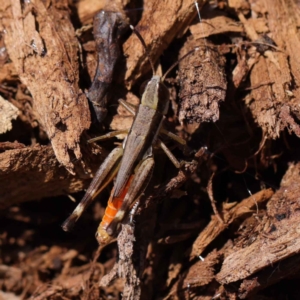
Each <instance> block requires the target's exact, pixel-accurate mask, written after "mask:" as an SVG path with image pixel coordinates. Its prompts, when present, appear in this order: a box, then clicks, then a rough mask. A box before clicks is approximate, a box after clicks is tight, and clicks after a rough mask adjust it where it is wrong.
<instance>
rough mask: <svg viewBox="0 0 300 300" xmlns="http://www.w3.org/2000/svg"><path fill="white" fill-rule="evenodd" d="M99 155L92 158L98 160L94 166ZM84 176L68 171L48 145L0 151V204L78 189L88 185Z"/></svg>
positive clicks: (100, 158)
mask: <svg viewBox="0 0 300 300" xmlns="http://www.w3.org/2000/svg"><path fill="white" fill-rule="evenodd" d="M102 158H103V157H100V156H98V157H97V156H96V155H95V156H94V157H93V159H94V162H95V161H97V160H98V163H96V164H95V165H94V168H95V167H96V166H97V165H99V164H100V161H101V160H102ZM93 171H95V170H93ZM88 177H89V175H87V176H86V177H85V178H80V177H78V176H77V177H76V176H73V175H71V174H69V173H68V172H67V171H66V170H65V169H64V168H63V167H62V166H61V165H60V164H59V162H58V161H57V159H56V157H55V155H54V152H53V149H52V147H51V146H40V145H36V146H34V147H25V148H24V147H23V148H20V149H14V150H7V151H5V152H3V153H1V154H0V207H1V208H5V207H8V206H10V205H13V204H18V203H21V202H24V201H29V200H37V199H41V198H44V197H52V196H58V195H66V194H68V193H74V192H78V191H81V190H82V189H83V188H85V187H86V186H87V185H88V183H89V181H90V180H89V179H88ZM16 187H18V188H16Z"/></svg>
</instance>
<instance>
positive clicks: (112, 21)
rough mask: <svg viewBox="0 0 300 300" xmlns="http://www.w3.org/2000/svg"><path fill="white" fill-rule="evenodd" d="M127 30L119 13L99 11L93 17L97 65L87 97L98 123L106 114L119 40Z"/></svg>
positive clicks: (117, 56) (117, 58)
mask: <svg viewBox="0 0 300 300" xmlns="http://www.w3.org/2000/svg"><path fill="white" fill-rule="evenodd" d="M127 28H128V25H127V21H126V20H125V16H124V15H123V14H122V13H121V12H115V11H107V10H101V11H99V12H98V13H97V14H96V15H95V17H94V30H93V34H94V39H95V42H96V51H97V56H98V60H97V61H98V64H97V69H96V74H95V76H94V81H93V83H92V85H91V87H90V89H89V91H88V94H87V96H88V99H89V101H90V103H91V105H92V107H93V108H94V112H95V115H96V118H97V121H98V122H99V123H101V122H102V121H103V120H104V118H105V116H106V114H107V109H106V106H107V104H108V103H109V101H110V99H111V96H112V95H111V92H112V90H111V84H112V81H113V75H114V72H115V69H116V66H117V62H118V61H119V59H120V55H121V49H120V38H121V36H122V35H123V34H124V33H125V31H126V29H127Z"/></svg>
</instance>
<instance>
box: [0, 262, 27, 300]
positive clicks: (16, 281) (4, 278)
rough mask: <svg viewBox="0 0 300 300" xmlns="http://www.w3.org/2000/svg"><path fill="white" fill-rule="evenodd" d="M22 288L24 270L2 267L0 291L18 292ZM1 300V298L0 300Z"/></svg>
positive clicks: (0, 267) (0, 269)
mask: <svg viewBox="0 0 300 300" xmlns="http://www.w3.org/2000/svg"><path fill="white" fill-rule="evenodd" d="M21 287H22V270H21V269H19V268H15V267H11V266H6V265H2V264H1V265H0V289H1V290H7V291H17V290H19V289H20V288H21ZM0 299H1V298H0Z"/></svg>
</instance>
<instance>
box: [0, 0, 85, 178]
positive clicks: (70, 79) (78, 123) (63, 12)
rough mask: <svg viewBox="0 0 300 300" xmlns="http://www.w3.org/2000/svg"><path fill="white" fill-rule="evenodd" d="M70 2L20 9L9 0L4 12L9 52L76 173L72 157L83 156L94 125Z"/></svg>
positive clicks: (64, 159) (60, 152) (39, 3)
mask: <svg viewBox="0 0 300 300" xmlns="http://www.w3.org/2000/svg"><path fill="white" fill-rule="evenodd" d="M67 5H68V4H67V2H65V1H64V2H61V1H60V3H58V2H53V5H51V6H50V7H47V6H46V5H45V4H44V3H43V2H42V1H35V2H34V5H33V6H31V7H30V6H28V5H25V6H23V7H21V4H20V2H18V1H10V0H6V1H4V3H3V6H2V11H1V14H2V24H3V26H4V28H5V30H6V35H5V44H6V47H7V50H8V53H9V56H10V58H11V60H12V61H13V62H14V65H15V68H16V70H17V72H18V74H19V77H20V79H21V80H22V82H23V83H24V84H25V85H26V86H27V87H28V89H29V91H30V92H31V94H32V96H33V107H34V109H35V110H36V112H37V114H38V116H39V121H40V123H41V125H42V126H43V127H44V128H45V130H46V132H47V134H48V137H49V139H50V140H51V144H52V146H53V149H54V152H55V155H56V157H57V159H58V160H59V162H61V163H62V164H63V165H64V166H65V167H66V168H67V169H68V171H70V172H71V173H73V174H74V164H73V163H72V159H73V158H74V157H75V158H76V159H81V156H82V153H81V150H80V145H79V142H80V136H81V134H82V132H83V131H84V130H86V129H88V128H89V126H90V113H89V109H88V104H87V100H86V97H85V95H84V94H83V93H82V92H81V90H80V89H79V86H78V80H79V73H78V56H77V51H78V47H77V41H76V38H75V32H74V28H73V26H72V24H71V22H70V19H69V12H68V6H67ZM37 24H38V28H37V27H36V26H37Z"/></svg>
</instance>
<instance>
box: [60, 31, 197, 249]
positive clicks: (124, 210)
mask: <svg viewBox="0 0 300 300" xmlns="http://www.w3.org/2000/svg"><path fill="white" fill-rule="evenodd" d="M131 29H132V30H133V32H134V33H135V34H136V35H137V37H138V38H139V40H140V41H141V43H142V44H143V46H144V48H145V50H146V53H147V55H148V58H149V62H150V64H151V67H152V71H153V76H152V78H151V79H150V80H149V81H148V82H147V84H146V86H145V90H144V92H143V94H142V99H141V103H140V105H139V107H138V109H137V111H136V112H135V111H134V110H133V109H132V108H131V107H129V106H128V105H126V103H125V102H123V101H122V102H121V104H123V105H124V106H125V107H126V108H127V109H128V110H129V111H130V112H131V113H132V114H134V115H135V118H134V121H133V123H132V126H131V128H130V130H129V132H128V135H127V138H126V139H125V140H124V142H123V145H122V147H118V148H115V149H114V150H113V151H112V152H111V153H110V154H109V155H108V157H107V158H106V159H105V161H104V162H103V163H102V165H101V166H100V168H99V169H98V171H97V172H96V174H95V177H94V179H93V180H92V182H91V184H90V186H89V187H88V189H87V191H86V194H85V195H84V197H83V199H82V200H81V202H80V203H79V204H78V205H77V207H76V209H75V210H74V211H73V213H72V214H71V215H70V217H69V218H68V219H67V220H66V221H65V222H64V224H63V225H62V227H63V229H64V230H65V231H68V230H69V229H70V228H71V227H72V226H73V225H74V223H75V222H76V221H77V220H78V218H79V217H80V216H81V214H82V213H83V211H84V210H85V208H86V207H87V206H88V205H89V204H90V203H91V202H92V201H93V200H94V199H95V197H96V196H97V195H98V194H99V193H100V192H101V191H102V190H103V189H104V188H105V187H106V186H107V185H108V183H109V182H110V181H112V180H113V178H114V177H116V181H115V185H114V188H113V194H112V199H111V200H110V201H112V202H114V199H119V200H116V201H119V202H118V203H120V202H121V200H123V202H122V205H121V207H120V209H119V210H118V211H117V212H116V215H115V217H114V219H113V220H112V221H111V220H110V221H111V222H110V223H109V224H106V225H105V227H102V229H103V228H104V230H102V229H101V230H100V231H98V233H97V239H98V241H99V242H100V243H102V244H103V243H107V241H109V237H114V236H115V234H116V228H117V226H118V225H119V224H120V222H122V221H123V219H124V218H125V216H127V214H128V213H129V211H130V208H131V207H132V206H133V205H134V203H135V202H136V200H137V199H138V198H139V196H140V195H141V194H142V193H143V191H144V190H145V188H146V187H147V185H148V182H149V180H150V178H151V176H152V171H153V168H154V164H155V162H154V158H153V154H152V150H153V147H154V146H158V147H160V148H162V150H163V151H164V152H165V153H166V154H167V156H168V157H169V158H170V160H171V161H172V162H173V164H174V165H175V166H176V167H177V168H179V167H180V165H181V164H180V163H179V162H178V160H177V159H176V158H175V157H174V156H173V154H172V153H171V152H170V151H169V149H168V148H167V147H166V146H165V145H164V143H163V142H162V141H161V140H160V139H159V134H165V135H168V136H169V137H171V138H173V139H174V140H176V141H177V142H179V143H181V144H185V141H184V140H183V139H181V138H180V137H178V136H176V135H174V134H172V133H170V132H168V131H166V130H165V129H164V128H163V127H162V122H163V119H164V116H165V115H166V113H167V111H168V108H169V91H168V89H167V87H166V86H165V85H164V83H163V81H164V78H165V77H166V75H167V74H168V73H169V71H170V70H171V69H173V68H174V66H175V65H177V64H178V62H177V63H176V64H174V65H173V66H171V68H170V69H169V70H168V71H167V72H166V73H165V75H164V76H163V77H162V78H161V77H160V76H158V75H155V69H154V65H153V63H152V61H151V59H150V56H149V54H148V51H147V47H146V45H145V42H144V40H143V38H142V37H141V36H140V34H139V33H138V32H137V31H136V30H135V29H134V28H133V27H132V26H131ZM196 50H198V48H195V49H194V50H192V51H190V52H189V53H187V54H186V55H185V56H184V57H182V58H181V59H183V58H185V57H186V56H187V55H189V54H191V53H192V52H194V51H196ZM181 59H180V60H181ZM123 132H124V131H122V133H123ZM118 134H120V131H116V132H111V133H108V134H107V135H105V136H102V137H99V138H96V139H93V141H94V140H100V139H104V138H110V137H113V136H116V135H118ZM133 173H134V177H133V179H132V181H131V183H130V184H128V180H129V179H130V177H131V176H132V175H133ZM126 185H127V187H126ZM128 185H129V186H128ZM127 188H128V191H127V192H126V195H122V193H124V189H127ZM123 198H124V199H123ZM99 227H101V226H99ZM101 232H102V233H101ZM106 235H107V236H106ZM104 236H105V238H104Z"/></svg>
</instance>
